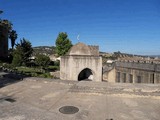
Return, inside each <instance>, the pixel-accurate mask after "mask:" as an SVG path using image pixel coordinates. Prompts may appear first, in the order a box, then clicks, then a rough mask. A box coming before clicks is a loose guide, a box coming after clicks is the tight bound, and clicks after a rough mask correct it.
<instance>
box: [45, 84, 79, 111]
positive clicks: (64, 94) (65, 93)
mask: <svg viewBox="0 0 160 120" xmlns="http://www.w3.org/2000/svg"><path fill="white" fill-rule="evenodd" d="M76 84H77V83H75V84H74V85H72V86H75V85H76ZM72 86H71V87H72ZM71 87H70V88H71ZM70 88H69V89H68V90H67V91H66V92H64V93H63V95H62V97H60V98H59V99H58V100H56V102H55V103H54V104H53V105H51V107H50V108H48V109H47V110H48V111H50V109H51V108H52V107H53V106H55V105H56V104H57V103H58V102H59V101H60V100H61V99H63V98H64V97H65V96H66V95H67V93H68V92H69V90H70Z"/></svg>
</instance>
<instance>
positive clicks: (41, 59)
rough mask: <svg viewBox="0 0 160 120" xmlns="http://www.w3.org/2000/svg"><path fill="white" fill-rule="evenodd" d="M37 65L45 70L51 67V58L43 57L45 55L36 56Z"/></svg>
mask: <svg viewBox="0 0 160 120" xmlns="http://www.w3.org/2000/svg"><path fill="white" fill-rule="evenodd" d="M35 62H36V64H37V65H39V66H41V67H43V68H45V67H47V66H48V65H49V63H50V58H49V57H48V56H46V55H43V54H38V55H37V56H36V60H35Z"/></svg>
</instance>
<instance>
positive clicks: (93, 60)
mask: <svg viewBox="0 0 160 120" xmlns="http://www.w3.org/2000/svg"><path fill="white" fill-rule="evenodd" d="M85 68H89V69H91V71H92V73H93V81H102V58H101V57H99V56H96V57H95V56H94V57H93V56H78V55H77V56H62V57H61V63H60V70H61V71H60V79H62V80H76V81H77V80H78V76H79V73H80V72H81V71H82V70H84V69H85Z"/></svg>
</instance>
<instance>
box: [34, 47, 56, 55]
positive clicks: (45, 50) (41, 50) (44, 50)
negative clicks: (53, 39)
mask: <svg viewBox="0 0 160 120" xmlns="http://www.w3.org/2000/svg"><path fill="white" fill-rule="evenodd" d="M55 53H56V52H55V47H54V46H37V47H33V56H35V55H37V54H43V55H47V56H50V55H52V54H55Z"/></svg>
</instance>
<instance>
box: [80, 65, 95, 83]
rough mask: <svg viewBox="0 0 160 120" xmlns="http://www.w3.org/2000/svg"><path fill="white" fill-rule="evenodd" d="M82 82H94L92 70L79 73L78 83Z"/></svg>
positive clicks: (86, 69)
mask: <svg viewBox="0 0 160 120" xmlns="http://www.w3.org/2000/svg"><path fill="white" fill-rule="evenodd" d="M82 80H86V81H91V80H93V72H92V70H91V69H89V68H85V69H83V70H82V71H81V72H80V73H79V75H78V81H82Z"/></svg>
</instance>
